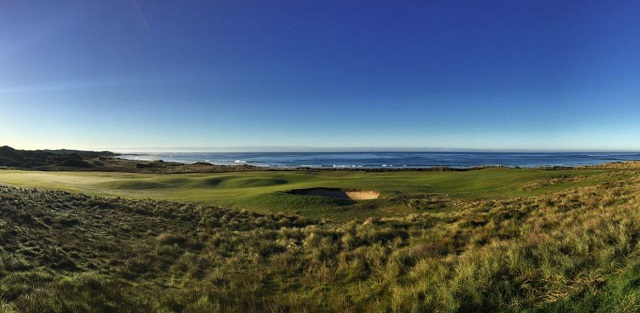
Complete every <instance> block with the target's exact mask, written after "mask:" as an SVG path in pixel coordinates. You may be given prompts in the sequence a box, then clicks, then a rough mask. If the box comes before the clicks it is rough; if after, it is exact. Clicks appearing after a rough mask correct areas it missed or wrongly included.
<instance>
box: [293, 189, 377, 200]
mask: <svg viewBox="0 0 640 313" xmlns="http://www.w3.org/2000/svg"><path fill="white" fill-rule="evenodd" d="M289 193H291V194H294V195H303V196H323V197H332V198H338V199H349V200H371V199H378V197H380V193H379V192H377V191H373V190H343V189H337V188H308V189H294V190H291V191H290V192H289Z"/></svg>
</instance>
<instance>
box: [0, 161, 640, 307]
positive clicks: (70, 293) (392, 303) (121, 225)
mask: <svg viewBox="0 0 640 313" xmlns="http://www.w3.org/2000/svg"><path fill="white" fill-rule="evenodd" d="M639 188H640V178H639V177H637V176H630V175H628V173H627V174H624V175H622V174H620V175H619V176H616V175H613V176H611V177H608V178H607V179H606V180H603V181H602V183H599V184H591V185H586V186H579V185H578V186H576V187H575V188H570V189H565V190H563V191H559V192H548V193H543V194H539V195H530V196H522V197H516V198H507V199H502V200H468V201H462V200H456V201H451V203H448V204H447V206H446V207H437V208H427V209H423V208H414V209H413V212H414V213H413V214H408V215H406V216H403V217H375V218H363V219H357V218H356V219H353V220H351V221H348V222H331V221H329V220H325V221H318V220H310V219H307V218H304V217H302V216H300V215H295V214H285V213H267V214H260V213H255V212H251V211H239V210H229V209H222V208H217V207H211V206H205V205H199V204H192V203H175V202H168V201H154V200H144V201H140V200H128V199H122V198H120V199H108V198H100V197H94V196H86V195H82V194H73V193H65V192H53V191H37V190H33V189H18V188H12V187H0V224H1V225H0V226H1V227H0V299H1V301H0V310H2V311H5V312H43V311H51V312H72V311H93V312H116V311H117V312H127V311H129V312H203V311H214V312H215V311H219V312H336V311H339V312H363V311H364V312H366V311H368V312H496V311H505V312H519V311H530V312H547V311H549V312H567V311H574V312H609V311H614V312H632V311H637V310H638V309H639V308H640V282H639V281H640V278H639V277H640V256H639V255H638V251H639V249H638V248H639V242H640V241H639V240H640V208H639V207H638V204H639V200H640V199H639V194H638V190H639ZM420 199H427V198H425V197H423V198H420ZM425 201H426V200H425ZM438 201H441V200H440V199H438Z"/></svg>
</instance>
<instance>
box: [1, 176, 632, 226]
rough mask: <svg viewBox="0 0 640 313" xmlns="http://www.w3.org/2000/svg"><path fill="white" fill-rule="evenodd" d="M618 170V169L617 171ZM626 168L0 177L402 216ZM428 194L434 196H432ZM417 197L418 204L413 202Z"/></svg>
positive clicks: (553, 187)
mask: <svg viewBox="0 0 640 313" xmlns="http://www.w3.org/2000/svg"><path fill="white" fill-rule="evenodd" d="M615 173H618V174H615ZM614 174H615V175H630V174H628V173H625V172H622V171H614V170H603V169H590V170H561V171H551V170H539V169H507V168H489V169H482V170H474V171H462V172H454V171H449V172H418V171H408V172H350V171H340V172H306V171H257V172H231V173H221V174H174V175H162V174H130V173H95V172H88V173H85V172H33V171H12V170H4V171H0V183H1V184H8V185H14V186H21V187H35V188H44V189H59V190H66V191H76V192H83V193H88V194H94V195H102V196H118V197H127V198H138V199H145V198H153V199H165V200H172V201H187V202H199V203H206V204H214V205H219V206H224V207H231V208H238V209H248V210H252V211H259V212H266V211H272V212H278V211H290V212H300V213H302V214H303V215H305V216H307V217H310V218H322V217H328V218H336V219H348V218H353V217H368V216H397V215H404V214H407V213H411V212H413V210H415V209H416V206H418V208H419V207H420V206H421V205H427V206H428V203H429V200H428V199H430V198H433V197H436V196H437V197H439V198H444V199H446V200H464V201H468V200H482V199H503V198H510V197H521V196H528V195H539V194H542V193H545V192H550V191H558V190H562V189H567V188H571V187H575V186H584V185H590V184H593V183H597V182H601V181H607V180H608V179H609V177H611V175H614ZM315 187H328V188H341V189H350V190H372V191H376V192H379V193H380V198H379V199H375V200H364V201H351V200H341V199H334V198H329V197H322V196H305V195H294V194H290V193H288V191H290V190H292V189H301V188H315ZM425 199H427V200H425ZM412 203H413V204H415V205H413V206H412V205H411V204H412Z"/></svg>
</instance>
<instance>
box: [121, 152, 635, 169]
mask: <svg viewBox="0 0 640 313" xmlns="http://www.w3.org/2000/svg"><path fill="white" fill-rule="evenodd" d="M121 157H122V158H125V159H132V160H163V161H171V162H181V163H195V162H208V163H212V164H222V165H238V164H249V165H254V166H264V167H276V168H295V167H318V168H428V167H436V166H447V167H453V168H468V167H476V166H508V167H540V166H582V165H596V164H602V163H608V162H617V161H632V160H640V153H602V152H598V153H588V152H584V153H582V152H580V153H576V152H572V153H490V152H482V153H478V152H300V153H293V152H245V153H237V152H233V153H231V152H230V153H205V152H197V153H196V152H194V153H139V154H131V155H123V156H121Z"/></svg>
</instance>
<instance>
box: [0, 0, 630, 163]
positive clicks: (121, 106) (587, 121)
mask: <svg viewBox="0 0 640 313" xmlns="http://www.w3.org/2000/svg"><path fill="white" fill-rule="evenodd" d="M639 17H640V1H604V0H603V1H558V0H553V1H526V0H518V1H512V0H505V1H475V0H469V1H451V0H447V1H355V0H354V1H351V0H350V1H330V0H318V1H298V0H292V1H277V0H275V1H243V0H233V1H231V0H229V1H215V0H206V1H199V0H194V1H157V0H133V1H132V0H122V1H120V0H113V1H80V0H74V1H66V0H60V1H35V0H33V1H31V0H0V145H3V144H6V145H11V146H14V147H16V148H23V149H37V148H79V149H114V150H118V149H142V150H145V149H149V148H159V149H167V150H168V149H176V148H182V149H187V150H189V149H195V148H202V149H205V150H206V149H214V148H223V149H224V148H225V147H255V146H277V147H391V148H393V147H423V148H471V149H486V150H492V149H526V150H640V57H639V56H640V18H639Z"/></svg>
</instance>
